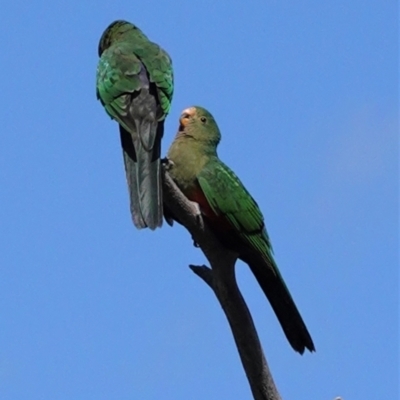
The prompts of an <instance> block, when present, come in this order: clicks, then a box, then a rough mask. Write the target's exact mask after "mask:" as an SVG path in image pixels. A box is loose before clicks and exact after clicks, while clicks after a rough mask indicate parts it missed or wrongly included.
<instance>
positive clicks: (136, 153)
mask: <svg viewBox="0 0 400 400" xmlns="http://www.w3.org/2000/svg"><path fill="white" fill-rule="evenodd" d="M163 125H164V124H163V122H160V123H157V121H154V122H147V121H143V123H142V124H141V126H140V130H141V131H142V132H143V133H144V136H145V137H149V136H152V137H153V138H154V137H155V141H154V144H152V146H151V148H147V147H148V146H147V143H145V142H144V143H143V142H142V141H141V140H140V136H139V135H135V136H136V137H135V138H133V137H132V135H131V134H130V133H129V132H128V131H127V130H126V129H124V128H123V127H122V126H121V125H120V137H121V145H122V149H123V155H124V163H125V171H126V178H127V182H128V187H129V196H130V208H131V214H132V220H133V223H134V224H135V226H136V227H137V228H138V229H141V228H146V227H149V228H150V229H153V230H154V229H156V228H157V227H160V226H161V225H162V221H163V201H162V182H161V168H160V152H161V138H162V134H163V129H164V126H163Z"/></svg>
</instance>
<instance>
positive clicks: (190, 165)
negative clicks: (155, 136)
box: [168, 134, 217, 195]
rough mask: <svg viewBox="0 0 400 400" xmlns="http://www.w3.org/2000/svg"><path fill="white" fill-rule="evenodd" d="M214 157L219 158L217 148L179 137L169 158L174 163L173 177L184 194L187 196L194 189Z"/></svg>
mask: <svg viewBox="0 0 400 400" xmlns="http://www.w3.org/2000/svg"><path fill="white" fill-rule="evenodd" d="M214 157H215V158H216V157H217V152H216V149H215V147H213V146H211V147H210V145H209V144H205V143H201V142H199V141H196V140H194V139H193V138H191V137H188V136H184V135H181V136H180V135H179V134H178V135H177V137H176V138H175V140H174V142H173V143H172V145H171V147H170V149H169V151H168V158H169V160H171V161H172V163H173V164H172V167H171V169H170V174H171V177H172V179H173V180H174V181H175V182H176V184H177V185H178V186H179V188H180V189H181V190H182V192H183V193H185V194H186V195H187V194H188V193H189V192H190V191H191V190H192V189H193V187H194V186H195V185H196V183H197V177H198V176H199V174H200V173H201V171H202V169H203V168H204V166H205V165H206V164H207V163H208V162H209V161H210V159H212V158H214Z"/></svg>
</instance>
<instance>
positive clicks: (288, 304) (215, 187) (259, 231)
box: [167, 107, 315, 354]
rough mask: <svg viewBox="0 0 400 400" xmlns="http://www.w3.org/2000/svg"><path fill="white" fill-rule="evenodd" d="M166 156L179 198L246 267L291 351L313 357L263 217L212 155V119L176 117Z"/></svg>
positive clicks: (215, 133)
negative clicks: (191, 203)
mask: <svg viewBox="0 0 400 400" xmlns="http://www.w3.org/2000/svg"><path fill="white" fill-rule="evenodd" d="M179 122H180V125H179V130H178V133H177V134H176V137H175V139H174V141H173V143H172V145H171V147H170V149H169V151H168V156H167V158H168V160H169V161H170V165H169V174H170V175H171V177H172V179H173V180H174V181H175V183H176V184H177V185H178V187H179V188H180V189H181V190H182V192H183V193H184V194H185V196H186V197H187V198H188V199H189V200H191V201H194V202H196V203H198V204H199V207H200V211H201V214H202V216H203V219H204V221H205V223H206V224H207V225H208V226H209V227H210V228H211V230H212V231H213V233H214V234H215V235H216V237H217V239H218V240H219V241H220V242H221V244H222V245H223V246H224V247H226V248H228V249H231V250H233V251H234V252H236V253H238V254H239V256H238V257H239V258H240V259H241V260H242V261H244V262H245V263H247V264H248V265H249V267H250V269H251V271H252V273H253V274H254V276H255V278H256V279H257V281H258V283H259V285H260V286H261V288H262V290H263V292H264V293H265V295H266V297H267V298H268V300H269V302H270V303H271V306H272V308H273V310H274V312H275V314H276V316H277V317H278V320H279V322H280V324H281V326H282V329H283V331H284V333H285V335H286V337H287V339H288V341H289V343H290V344H291V346H292V347H293V349H294V350H296V351H297V352H299V353H300V354H303V352H304V350H305V349H308V350H309V351H315V347H314V343H313V341H312V339H311V336H310V334H309V332H308V330H307V327H306V325H305V323H304V322H303V319H302V317H301V315H300V313H299V311H298V309H297V307H296V305H295V303H294V301H293V299H292V296H291V295H290V293H289V290H288V288H287V286H286V284H285V282H284V280H283V278H282V276H281V274H280V272H279V270H278V267H277V265H276V263H275V260H274V258H273V253H272V246H271V243H270V239H269V237H268V234H267V231H266V229H265V225H264V218H263V215H262V213H261V211H260V209H259V207H258V205H257V203H256V202H255V200H254V199H253V198H252V197H251V195H250V193H249V192H248V191H247V190H246V188H245V187H244V186H243V184H242V183H241V181H240V180H239V178H238V177H237V176H236V175H235V174H234V172H233V171H232V170H230V169H229V168H228V167H227V166H226V165H225V164H224V163H223V162H222V161H221V160H220V159H219V158H218V155H217V146H218V143H219V142H220V139H221V134H220V131H219V128H218V126H217V123H216V122H215V120H214V118H213V116H212V115H211V114H210V113H209V112H208V111H207V110H205V109H204V108H201V107H191V108H188V109H186V110H184V111H183V113H182V115H181V117H180V121H179Z"/></svg>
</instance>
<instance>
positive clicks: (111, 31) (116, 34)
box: [99, 20, 147, 57]
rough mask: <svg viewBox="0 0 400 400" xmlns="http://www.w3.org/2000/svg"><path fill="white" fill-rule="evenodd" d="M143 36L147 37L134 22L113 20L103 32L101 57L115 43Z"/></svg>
mask: <svg viewBox="0 0 400 400" xmlns="http://www.w3.org/2000/svg"><path fill="white" fill-rule="evenodd" d="M132 36H134V37H143V38H144V39H147V37H146V36H145V35H144V33H143V32H142V31H141V30H140V29H139V28H138V27H137V26H136V25H134V24H131V23H130V22H127V21H124V20H117V21H114V22H112V23H111V24H110V25H108V27H107V28H106V30H105V31H104V32H103V34H102V35H101V38H100V42H99V57H100V56H101V55H102V54H103V51H104V50H106V49H108V48H109V47H110V46H111V45H112V44H113V43H115V42H118V41H121V40H126V39H128V38H129V37H132Z"/></svg>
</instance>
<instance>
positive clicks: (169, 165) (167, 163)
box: [161, 157, 174, 171]
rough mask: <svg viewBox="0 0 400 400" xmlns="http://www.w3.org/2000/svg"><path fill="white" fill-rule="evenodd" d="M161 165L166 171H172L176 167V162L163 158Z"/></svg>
mask: <svg viewBox="0 0 400 400" xmlns="http://www.w3.org/2000/svg"><path fill="white" fill-rule="evenodd" d="M161 164H162V165H163V166H164V168H165V170H166V171H170V170H171V168H172V167H173V166H174V162H173V161H172V160H170V159H169V158H168V157H165V158H162V159H161Z"/></svg>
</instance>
